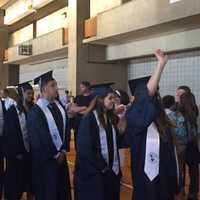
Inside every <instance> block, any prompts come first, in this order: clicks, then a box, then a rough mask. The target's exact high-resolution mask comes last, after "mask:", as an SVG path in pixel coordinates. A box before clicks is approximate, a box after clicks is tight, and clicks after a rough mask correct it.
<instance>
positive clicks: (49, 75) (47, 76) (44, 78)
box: [34, 70, 54, 88]
mask: <svg viewBox="0 0 200 200" xmlns="http://www.w3.org/2000/svg"><path fill="white" fill-rule="evenodd" d="M53 80H54V78H53V71H52V70H51V71H49V72H46V73H44V74H42V75H40V76H38V77H37V78H35V79H34V85H37V84H38V85H39V86H40V88H42V87H43V86H44V85H46V84H47V83H48V82H49V81H53Z"/></svg>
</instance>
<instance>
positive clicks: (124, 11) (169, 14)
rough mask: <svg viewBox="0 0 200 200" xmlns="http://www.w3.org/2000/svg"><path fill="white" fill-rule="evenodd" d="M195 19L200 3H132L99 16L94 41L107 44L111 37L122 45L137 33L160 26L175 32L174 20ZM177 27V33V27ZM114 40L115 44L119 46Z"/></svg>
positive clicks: (155, 0) (192, 0) (156, 0)
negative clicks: (192, 17)
mask: <svg viewBox="0 0 200 200" xmlns="http://www.w3.org/2000/svg"><path fill="white" fill-rule="evenodd" d="M195 15H196V16H199V15H200V1H199V0H189V1H188V0H182V1H179V2H176V3H170V2H169V0H148V1H147V0H132V1H130V2H127V3H125V4H123V5H121V6H118V7H115V8H113V9H111V10H109V11H106V12H103V13H101V14H99V15H98V17H97V36H96V38H94V40H99V42H100V40H101V39H108V40H109V38H110V39H111V37H114V36H118V38H117V39H120V42H122V41H121V40H122V38H123V39H125V37H128V40H130V38H131V36H132V35H130V34H133V33H135V32H136V31H139V30H140V31H142V30H143V29H147V28H151V27H153V26H158V25H161V24H162V25H165V27H167V28H169V29H170V30H172V29H175V30H176V29H177V24H175V23H174V21H175V20H176V21H178V20H180V19H185V18H187V17H188V18H189V17H191V16H195ZM198 21H199V20H198ZM185 22H187V21H182V22H181V23H182V25H183V27H185ZM191 23H193V22H191ZM198 25H199V23H198V22H196V26H198ZM178 27H179V29H180V24H179V26H178ZM155 30H156V27H155ZM155 30H154V31H155ZM166 31H167V30H166ZM117 39H116V41H115V42H118V41H117ZM126 39H127V38H126ZM102 43H103V41H102ZM103 44H106V43H103Z"/></svg>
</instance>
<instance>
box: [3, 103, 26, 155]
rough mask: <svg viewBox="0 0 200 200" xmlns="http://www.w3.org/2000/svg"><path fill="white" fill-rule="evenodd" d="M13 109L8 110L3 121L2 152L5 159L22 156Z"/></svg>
mask: <svg viewBox="0 0 200 200" xmlns="http://www.w3.org/2000/svg"><path fill="white" fill-rule="evenodd" d="M17 120H18V119H17V117H16V113H15V108H14V107H13V106H12V107H10V108H9V109H8V111H7V112H6V115H5V121H4V145H3V146H4V147H3V151H4V154H5V156H6V157H10V158H15V157H16V156H17V155H19V154H22V153H23V150H22V148H21V147H22V146H23V144H21V141H20V139H19V132H20V130H19V129H18V128H19V127H18V121H17Z"/></svg>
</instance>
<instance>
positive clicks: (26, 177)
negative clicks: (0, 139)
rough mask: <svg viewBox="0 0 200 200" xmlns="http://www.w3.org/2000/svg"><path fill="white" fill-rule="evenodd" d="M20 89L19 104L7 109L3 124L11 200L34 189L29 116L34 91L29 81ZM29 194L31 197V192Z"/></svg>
mask: <svg viewBox="0 0 200 200" xmlns="http://www.w3.org/2000/svg"><path fill="white" fill-rule="evenodd" d="M17 90H18V97H17V98H18V99H17V104H16V105H12V106H11V107H10V108H9V109H8V111H7V113H6V117H5V126H4V128H5V130H4V153H5V157H6V172H5V196H6V199H8V200H16V199H20V197H21V196H22V193H23V192H28V193H31V192H32V187H31V155H30V144H29V138H28V132H27V124H26V117H27V113H28V112H29V110H30V109H31V107H32V106H33V96H34V92H33V88H32V86H31V85H30V84H29V83H28V82H27V83H23V84H20V85H19V86H18V89H17ZM28 197H29V198H28V199H31V194H29V195H28Z"/></svg>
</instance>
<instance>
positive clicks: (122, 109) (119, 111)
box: [115, 104, 126, 115]
mask: <svg viewBox="0 0 200 200" xmlns="http://www.w3.org/2000/svg"><path fill="white" fill-rule="evenodd" d="M125 110H126V106H125V105H122V104H121V105H118V106H116V107H115V111H116V114H118V115H119V114H123V113H124V112H125Z"/></svg>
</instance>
